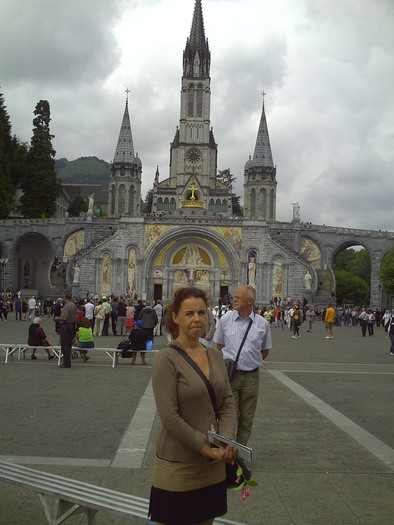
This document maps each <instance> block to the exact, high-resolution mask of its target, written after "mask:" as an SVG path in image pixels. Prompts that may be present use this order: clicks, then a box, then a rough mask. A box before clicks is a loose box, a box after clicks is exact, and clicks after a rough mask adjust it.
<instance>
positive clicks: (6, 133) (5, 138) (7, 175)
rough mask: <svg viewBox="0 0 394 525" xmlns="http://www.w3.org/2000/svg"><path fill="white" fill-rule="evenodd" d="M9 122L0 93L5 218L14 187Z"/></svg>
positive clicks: (0, 214) (0, 201)
mask: <svg viewBox="0 0 394 525" xmlns="http://www.w3.org/2000/svg"><path fill="white" fill-rule="evenodd" d="M11 149H12V139H11V122H10V117H9V115H8V112H7V108H6V106H5V103H4V97H3V94H2V93H0V181H1V184H0V219H7V217H8V215H9V213H10V211H11V207H12V201H13V198H14V187H13V184H12V181H11V159H10V157H11Z"/></svg>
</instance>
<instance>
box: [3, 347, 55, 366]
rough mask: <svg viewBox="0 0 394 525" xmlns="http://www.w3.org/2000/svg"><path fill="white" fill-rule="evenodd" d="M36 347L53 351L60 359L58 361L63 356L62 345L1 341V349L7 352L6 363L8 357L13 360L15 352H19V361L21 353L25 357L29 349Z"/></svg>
mask: <svg viewBox="0 0 394 525" xmlns="http://www.w3.org/2000/svg"><path fill="white" fill-rule="evenodd" d="M34 348H36V349H37V350H45V353H46V350H47V349H48V350H49V351H53V353H54V354H55V356H56V357H57V359H58V362H59V361H60V357H61V355H60V354H61V348H60V346H29V345H26V344H19V343H18V344H16V343H0V349H2V350H4V352H5V361H4V362H5V363H8V359H9V358H10V361H12V360H13V357H14V353H16V352H17V353H18V361H19V360H20V358H21V354H23V357H24V358H25V354H26V351H27V350H33V349H34Z"/></svg>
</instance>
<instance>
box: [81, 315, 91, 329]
mask: <svg viewBox="0 0 394 525" xmlns="http://www.w3.org/2000/svg"><path fill="white" fill-rule="evenodd" d="M81 326H82V328H90V321H89V319H88V318H87V317H82V319H81Z"/></svg>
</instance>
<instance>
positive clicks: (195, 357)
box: [186, 348, 201, 363]
mask: <svg viewBox="0 0 394 525" xmlns="http://www.w3.org/2000/svg"><path fill="white" fill-rule="evenodd" d="M186 353H187V355H189V356H190V357H191V358H192V359H194V361H195V362H196V363H198V358H199V356H200V355H201V348H200V349H199V351H198V353H196V354H194V355H193V354H192V352H186Z"/></svg>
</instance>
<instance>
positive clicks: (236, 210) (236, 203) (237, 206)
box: [231, 193, 244, 217]
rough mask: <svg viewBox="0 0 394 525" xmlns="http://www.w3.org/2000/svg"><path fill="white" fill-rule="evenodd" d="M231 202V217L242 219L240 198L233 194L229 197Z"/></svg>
mask: <svg viewBox="0 0 394 525" xmlns="http://www.w3.org/2000/svg"><path fill="white" fill-rule="evenodd" d="M231 200H232V204H233V215H236V216H237V217H243V215H244V212H243V209H242V206H241V197H240V196H239V195H236V194H235V193H233V194H232V195H231Z"/></svg>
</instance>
